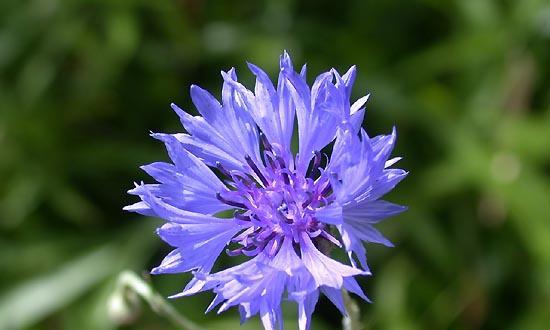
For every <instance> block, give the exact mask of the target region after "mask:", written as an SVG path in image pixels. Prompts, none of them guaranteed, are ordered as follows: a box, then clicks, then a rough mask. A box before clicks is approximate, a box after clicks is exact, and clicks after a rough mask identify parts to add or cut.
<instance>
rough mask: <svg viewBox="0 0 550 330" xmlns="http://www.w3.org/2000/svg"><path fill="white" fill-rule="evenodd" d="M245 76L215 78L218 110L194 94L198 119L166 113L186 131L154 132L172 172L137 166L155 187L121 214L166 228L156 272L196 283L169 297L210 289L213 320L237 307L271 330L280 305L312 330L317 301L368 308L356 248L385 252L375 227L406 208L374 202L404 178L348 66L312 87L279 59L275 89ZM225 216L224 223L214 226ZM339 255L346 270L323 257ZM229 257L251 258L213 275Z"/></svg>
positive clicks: (139, 191) (390, 141)
mask: <svg viewBox="0 0 550 330" xmlns="http://www.w3.org/2000/svg"><path fill="white" fill-rule="evenodd" d="M249 68H250V70H251V71H252V73H253V74H254V75H255V76H256V85H255V88H254V91H250V90H248V89H247V88H246V87H244V86H243V85H241V84H240V83H239V82H238V81H237V76H236V73H235V70H234V69H231V70H229V71H228V72H222V76H223V80H224V83H223V90H222V102H221V103H220V102H219V101H218V100H216V98H214V97H213V96H212V95H211V94H210V93H208V92H207V91H205V90H203V89H201V88H200V87H197V86H191V97H192V100H193V103H194V104H195V106H196V108H197V110H198V111H199V112H200V114H201V116H197V117H194V116H192V115H189V114H188V113H186V112H185V111H183V110H181V109H180V108H179V107H178V106H176V105H175V104H173V105H172V108H173V109H174V111H175V112H176V113H177V114H178V116H179V117H180V120H181V123H182V125H183V127H184V128H185V130H186V131H187V133H180V134H157V133H155V134H152V136H153V137H154V138H156V139H158V140H161V141H162V142H164V144H165V145H166V149H167V150H168V154H169V156H170V159H171V160H172V163H163V162H157V163H152V164H149V165H146V166H143V167H142V169H143V170H144V171H145V172H147V173H148V174H149V175H151V176H152V177H153V178H154V179H155V180H156V181H157V183H155V184H143V183H142V184H139V185H137V184H136V187H135V188H134V189H132V190H130V191H129V192H130V194H133V195H137V196H139V197H140V198H141V201H140V202H138V203H136V204H133V205H130V206H127V207H126V208H125V209H126V210H128V211H133V212H138V213H141V214H144V215H150V216H156V217H160V218H163V219H164V220H166V223H165V224H164V225H163V226H161V227H160V228H158V230H157V233H158V235H159V236H160V237H161V238H162V239H163V240H164V241H165V242H166V243H168V244H170V245H171V246H173V247H174V250H173V251H172V252H171V253H170V254H168V256H166V258H165V259H164V260H163V261H162V263H161V264H160V265H159V266H158V267H156V268H155V269H153V271H152V273H153V274H163V273H182V272H192V273H193V276H194V277H193V279H192V280H191V281H190V282H189V283H188V284H187V286H186V287H185V289H184V290H183V291H182V292H181V293H179V294H176V295H175V296H173V297H181V296H187V295H191V294H194V293H197V292H200V291H205V290H212V291H213V292H214V293H215V294H216V297H215V298H214V301H213V302H212V304H211V305H210V306H209V307H208V310H211V309H213V308H215V307H217V306H219V312H222V311H225V310H226V309H228V308H230V307H232V306H238V307H239V311H240V313H241V318H242V320H243V321H245V320H246V319H248V318H250V317H251V316H253V315H256V314H259V316H260V318H261V320H262V322H263V325H264V327H265V328H266V329H275V328H277V327H279V328H282V322H283V320H282V317H281V300H282V299H283V297H286V298H287V299H290V300H294V301H295V302H296V303H297V305H298V314H299V326H300V329H309V323H310V319H311V314H312V313H313V310H314V308H315V304H316V303H317V300H318V298H319V294H320V293H322V294H324V295H325V296H327V297H328V298H329V299H330V300H331V301H332V302H333V303H334V304H335V305H336V307H338V308H339V309H340V311H341V312H342V313H344V314H345V313H346V312H345V307H344V302H343V297H342V293H341V290H342V289H346V290H348V291H350V292H353V293H355V294H356V295H358V296H359V297H361V298H363V299H365V300H368V298H367V297H366V296H365V295H364V293H363V291H362V290H361V288H360V286H359V285H358V283H357V281H356V279H355V276H358V275H370V271H369V269H368V266H367V262H366V256H365V252H366V251H365V248H364V246H363V242H373V243H380V244H383V245H387V246H392V244H391V243H390V241H389V240H388V239H386V238H385V237H384V236H382V234H381V233H380V232H379V231H378V230H376V229H375V228H374V226H373V225H374V224H376V223H378V222H379V221H381V220H383V219H385V218H387V217H390V216H394V215H396V214H398V213H400V212H402V211H404V210H405V207H403V206H399V205H396V204H393V203H390V202H387V201H384V200H381V199H380V198H381V197H382V196H383V195H384V194H386V193H387V192H389V191H390V190H391V189H393V187H394V186H395V185H396V184H397V183H398V182H399V181H401V180H402V179H403V178H404V177H405V176H406V175H407V173H406V172H405V171H403V170H401V169H394V168H391V166H392V165H393V164H395V163H396V162H397V161H398V160H399V159H400V158H391V159H390V153H391V151H392V149H393V146H394V144H395V137H396V134H395V129H394V130H393V132H392V133H391V134H390V135H380V136H376V137H369V136H368V135H367V133H366V132H365V130H364V129H362V128H361V123H362V121H363V116H364V111H365V109H364V107H363V106H364V105H365V103H366V101H367V99H368V95H367V96H365V97H362V98H360V99H358V100H357V101H356V102H355V103H353V104H350V101H349V99H350V95H351V88H352V85H353V82H354V80H355V74H356V71H355V67H351V68H350V69H349V70H348V72H347V73H346V74H344V75H343V76H341V75H340V74H339V73H338V72H337V71H336V70H334V69H333V70H330V71H329V72H325V73H323V74H321V75H319V76H318V77H317V78H316V79H315V82H314V83H313V86H312V87H311V88H310V87H309V86H308V85H307V83H306V68H305V66H304V67H303V68H302V70H301V72H300V73H298V72H296V71H294V68H293V65H292V62H291V60H290V57H289V55H288V54H287V53H286V52H285V53H284V54H283V55H282V56H281V60H280V68H281V70H280V74H279V78H278V82H277V86H276V87H275V86H274V85H273V84H272V82H271V80H270V79H269V77H268V76H267V74H266V73H265V72H264V71H262V70H261V69H260V68H258V67H257V66H255V65H253V64H249ZM295 118H296V119H297V127H298V151H297V153H294V152H293V151H292V148H291V141H292V136H293V132H294V126H295ZM331 143H333V147H332V155H331V156H330V157H329V156H327V155H326V154H324V153H323V151H324V150H326V149H327V146H329V145H330V144H331ZM228 210H231V211H232V212H233V213H232V214H233V216H232V217H231V218H227V217H225V218H222V217H219V216H218V215H219V214H220V212H222V211H228ZM334 248H341V249H344V250H345V251H346V252H347V254H348V256H349V260H348V261H347V262H348V263H349V264H345V263H342V262H340V261H337V260H334V259H332V258H331V257H330V251H331V250H332V249H334ZM224 250H225V251H226V253H227V254H228V255H230V256H236V255H245V256H247V257H249V259H248V260H247V261H246V262H244V263H242V264H240V265H237V266H234V267H231V268H228V269H225V270H221V271H215V272H213V268H214V264H215V262H216V259H217V258H218V257H219V255H220V254H221V253H222V252H223V251H224Z"/></svg>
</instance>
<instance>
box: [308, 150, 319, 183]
mask: <svg viewBox="0 0 550 330" xmlns="http://www.w3.org/2000/svg"><path fill="white" fill-rule="evenodd" d="M319 165H321V153H320V152H319V151H318V150H315V156H314V158H313V164H312V165H311V168H310V169H309V171H308V172H307V173H306V177H309V178H314V177H316V176H317V173H319Z"/></svg>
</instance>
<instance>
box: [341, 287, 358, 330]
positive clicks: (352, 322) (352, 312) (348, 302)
mask: <svg viewBox="0 0 550 330" xmlns="http://www.w3.org/2000/svg"><path fill="white" fill-rule="evenodd" d="M342 293H343V295H344V304H345V306H346V310H347V312H348V315H347V316H344V317H343V318H342V328H343V329H344V330H362V329H363V325H362V324H361V310H360V309H359V306H358V305H357V303H356V302H355V300H353V299H351V297H350V295H349V293H348V291H347V290H342Z"/></svg>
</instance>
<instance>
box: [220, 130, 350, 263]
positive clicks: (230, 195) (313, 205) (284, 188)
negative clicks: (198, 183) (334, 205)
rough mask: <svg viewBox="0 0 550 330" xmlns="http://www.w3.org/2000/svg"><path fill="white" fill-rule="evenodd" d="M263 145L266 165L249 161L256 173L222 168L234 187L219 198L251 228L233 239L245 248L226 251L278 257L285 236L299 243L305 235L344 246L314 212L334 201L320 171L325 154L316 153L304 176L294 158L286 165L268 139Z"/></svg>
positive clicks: (223, 192)
mask: <svg viewBox="0 0 550 330" xmlns="http://www.w3.org/2000/svg"><path fill="white" fill-rule="evenodd" d="M262 142H263V146H264V151H263V162H260V164H257V163H256V162H254V161H253V159H252V158H251V157H250V156H248V155H247V156H246V157H245V160H246V163H247V164H248V167H249V168H250V172H249V173H253V175H252V174H248V173H246V172H244V171H237V170H232V171H228V170H227V169H225V168H224V167H223V166H222V165H221V164H219V163H218V164H217V169H218V170H219V171H220V172H221V173H222V175H223V176H224V177H225V178H226V180H225V183H226V185H227V186H228V188H229V189H228V190H226V191H222V192H219V193H218V194H217V198H218V199H219V200H220V201H221V202H223V203H225V204H228V205H231V206H234V207H236V208H237V210H236V211H235V214H234V217H235V218H236V219H238V220H239V221H242V222H243V223H245V224H248V225H250V227H248V228H247V229H246V230H244V231H243V232H242V233H240V234H239V235H237V236H236V237H235V238H233V240H232V242H234V243H238V244H239V245H241V246H240V247H239V248H237V249H234V250H228V251H227V253H228V254H229V255H232V256H234V255H239V254H244V255H247V256H255V255H257V254H258V253H260V252H262V251H264V250H265V251H266V252H267V254H268V255H269V256H274V255H275V254H277V252H278V251H279V248H280V246H281V244H282V241H283V238H284V237H285V236H286V237H291V238H293V240H294V242H295V243H298V242H299V238H300V236H301V234H302V233H304V232H305V233H307V235H309V237H311V238H312V240H313V241H314V242H318V241H320V240H328V241H331V242H333V243H334V244H336V245H338V246H339V245H340V243H339V242H338V240H336V239H335V238H334V237H333V236H332V235H330V234H329V232H328V230H329V228H328V227H327V225H326V224H323V223H321V222H319V221H318V220H317V219H316V218H315V210H316V209H317V208H319V207H322V206H325V205H327V204H329V203H331V202H332V200H333V196H331V194H332V189H331V185H330V181H329V180H328V177H327V175H326V174H325V173H326V172H323V171H322V170H321V169H320V167H319V166H320V164H321V154H320V153H319V152H316V153H315V156H314V157H313V161H312V162H311V166H310V169H309V171H307V173H299V171H296V170H295V169H294V163H293V160H292V159H290V161H289V162H290V164H287V161H285V160H284V159H283V157H281V156H280V155H278V154H277V153H276V152H275V150H274V148H273V147H272V146H271V145H270V144H269V142H268V141H267V139H266V138H265V136H263V135H262Z"/></svg>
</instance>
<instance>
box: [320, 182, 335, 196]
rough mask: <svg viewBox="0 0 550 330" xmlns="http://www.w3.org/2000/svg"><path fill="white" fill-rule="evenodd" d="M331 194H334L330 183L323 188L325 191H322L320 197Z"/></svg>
mask: <svg viewBox="0 0 550 330" xmlns="http://www.w3.org/2000/svg"><path fill="white" fill-rule="evenodd" d="M330 194H332V185H331V184H330V182H328V183H327V185H326V186H325V187H324V188H323V190H321V192H320V193H319V195H321V196H323V197H327V196H328V195H330Z"/></svg>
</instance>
